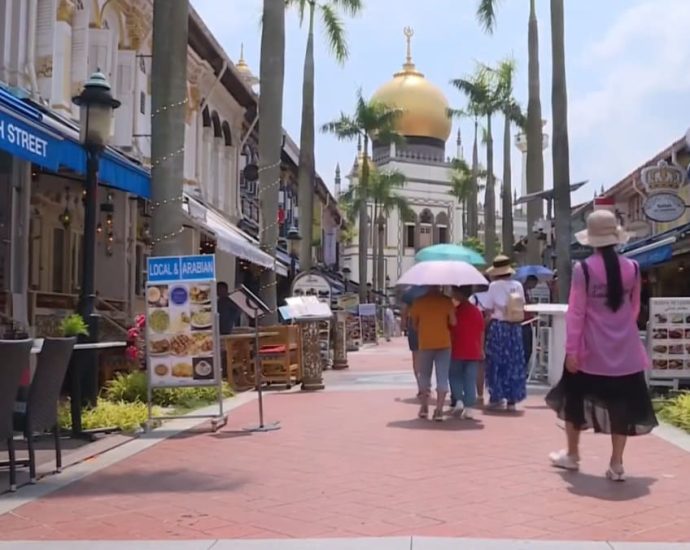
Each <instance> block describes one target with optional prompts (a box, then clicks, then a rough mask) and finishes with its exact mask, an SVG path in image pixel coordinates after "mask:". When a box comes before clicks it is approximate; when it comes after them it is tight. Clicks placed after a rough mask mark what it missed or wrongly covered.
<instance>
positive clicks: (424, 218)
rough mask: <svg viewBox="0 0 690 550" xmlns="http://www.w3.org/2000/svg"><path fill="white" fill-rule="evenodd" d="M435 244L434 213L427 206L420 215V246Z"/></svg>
mask: <svg viewBox="0 0 690 550" xmlns="http://www.w3.org/2000/svg"><path fill="white" fill-rule="evenodd" d="M432 244H434V215H433V214H432V213H431V210H429V209H428V208H425V209H424V210H422V213H421V214H420V215H419V243H418V248H424V247H426V246H431V245H432Z"/></svg>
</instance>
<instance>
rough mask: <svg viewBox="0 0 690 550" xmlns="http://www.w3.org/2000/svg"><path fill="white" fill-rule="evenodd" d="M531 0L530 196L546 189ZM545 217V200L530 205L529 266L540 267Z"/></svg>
mask: <svg viewBox="0 0 690 550" xmlns="http://www.w3.org/2000/svg"><path fill="white" fill-rule="evenodd" d="M534 2H535V0H530V13H529V31H528V38H527V40H528V53H529V61H528V78H529V100H528V103H527V193H538V192H539V191H543V190H544V151H543V149H542V143H543V140H544V138H543V135H542V118H541V100H540V98H539V28H538V25H537V14H536V8H535V5H534ZM543 217H544V205H543V203H542V201H540V200H535V201H530V202H528V203H527V263H529V264H541V263H542V260H541V254H540V250H539V249H540V244H539V240H538V239H537V238H536V235H535V234H534V224H535V223H536V222H537V220H540V219H542V218H543Z"/></svg>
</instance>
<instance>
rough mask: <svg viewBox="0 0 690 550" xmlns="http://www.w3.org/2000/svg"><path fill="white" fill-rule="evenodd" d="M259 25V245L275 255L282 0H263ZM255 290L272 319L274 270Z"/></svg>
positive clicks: (268, 319)
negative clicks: (260, 25) (260, 23)
mask: <svg viewBox="0 0 690 550" xmlns="http://www.w3.org/2000/svg"><path fill="white" fill-rule="evenodd" d="M262 21H263V25H262V27H261V67H260V70H259V80H260V82H261V94H260V95H259V112H260V113H261V125H260V126H259V159H260V162H261V166H260V168H259V201H260V205H261V233H260V241H261V248H262V249H263V250H264V251H265V252H267V253H268V254H270V255H271V256H275V250H276V247H277V245H278V225H277V223H276V221H275V220H276V216H277V212H278V191H279V183H280V152H281V141H282V138H283V130H282V128H283V127H282V121H283V81H284V76H285V2H284V0H264V3H263V17H262ZM259 294H260V296H261V298H262V299H263V301H264V302H265V303H266V305H268V307H269V308H270V314H268V315H266V316H264V320H265V321H264V322H266V323H268V324H272V323H275V322H276V309H277V306H278V304H277V301H278V300H277V294H276V274H275V271H273V270H270V269H265V270H264V271H263V272H262V274H261V286H260V290H259Z"/></svg>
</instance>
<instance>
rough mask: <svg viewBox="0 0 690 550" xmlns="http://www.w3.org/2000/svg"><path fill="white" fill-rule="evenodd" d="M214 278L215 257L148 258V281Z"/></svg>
mask: <svg viewBox="0 0 690 550" xmlns="http://www.w3.org/2000/svg"><path fill="white" fill-rule="evenodd" d="M215 278H216V257H215V256H213V255H203V256H160V257H154V258H149V259H148V282H149V283H173V282H178V281H209V280H213V279H215Z"/></svg>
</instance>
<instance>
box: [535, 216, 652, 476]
mask: <svg viewBox="0 0 690 550" xmlns="http://www.w3.org/2000/svg"><path fill="white" fill-rule="evenodd" d="M576 238H577V240H578V241H579V242H580V243H581V244H583V245H585V246H591V247H592V248H594V250H595V252H594V254H593V255H592V256H590V257H589V258H587V259H586V260H585V261H584V262H582V263H580V264H577V265H576V266H575V269H574V270H573V281H572V286H571V289H570V300H569V302H568V313H567V315H566V327H567V334H566V358H565V370H564V373H563V378H562V379H561V381H560V382H559V384H558V385H557V386H556V387H555V388H554V389H553V390H551V392H549V395H548V396H547V398H546V402H547V403H548V405H549V406H550V407H551V408H552V409H554V410H555V411H556V412H557V413H558V416H559V418H560V419H561V420H565V428H566V436H567V443H568V448H567V450H564V451H561V452H559V453H552V454H551V455H550V459H551V463H552V465H553V466H555V467H557V468H563V469H565V470H573V471H577V470H578V469H579V467H580V449H579V443H580V431H582V430H586V429H588V428H593V429H594V431H595V432H597V433H606V434H611V446H612V450H611V460H610V462H609V468H608V470H607V471H606V477H607V478H609V479H611V480H613V481H623V480H624V479H625V478H624V471H623V451H624V450H625V444H626V442H627V439H628V436H635V435H643V434H648V433H649V432H651V431H652V429H654V427H655V426H656V425H657V420H656V416H655V415H654V409H653V407H652V401H651V399H650V396H649V391H648V389H647V382H646V380H645V374H644V371H645V370H646V369H647V368H649V363H650V362H649V357H648V356H647V352H646V350H645V348H644V346H643V344H642V341H641V339H640V335H639V333H638V330H637V317H638V315H639V313H640V269H639V267H638V265H637V263H636V262H633V261H632V260H628V259H627V258H624V257H622V256H619V255H618V253H617V252H616V247H617V246H618V245H619V244H622V243H624V242H625V241H626V240H627V239H626V234H625V232H624V231H623V229H622V228H621V227H620V226H619V225H618V221H617V220H616V217H615V215H614V214H613V213H611V212H609V211H608V210H596V211H594V212H593V213H592V214H590V215H589V217H588V218H587V229H586V230H585V231H581V232H580V233H578V234H577V235H576Z"/></svg>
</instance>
